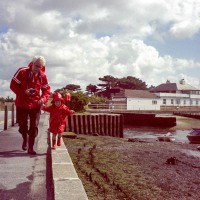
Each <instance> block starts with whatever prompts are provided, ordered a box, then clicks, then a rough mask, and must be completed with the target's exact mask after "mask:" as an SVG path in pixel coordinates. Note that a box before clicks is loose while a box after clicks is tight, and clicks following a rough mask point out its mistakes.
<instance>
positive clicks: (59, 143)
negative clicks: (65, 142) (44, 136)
mask: <svg viewBox="0 0 200 200" xmlns="http://www.w3.org/2000/svg"><path fill="white" fill-rule="evenodd" d="M57 145H58V146H61V138H58V141H57Z"/></svg>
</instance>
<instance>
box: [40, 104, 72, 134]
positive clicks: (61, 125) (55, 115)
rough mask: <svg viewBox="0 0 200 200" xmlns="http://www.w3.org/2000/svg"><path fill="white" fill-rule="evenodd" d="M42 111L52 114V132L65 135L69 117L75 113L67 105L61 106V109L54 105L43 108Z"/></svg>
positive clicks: (50, 121)
mask: <svg viewBox="0 0 200 200" xmlns="http://www.w3.org/2000/svg"><path fill="white" fill-rule="evenodd" d="M42 110H44V111H47V112H49V113H50V120H49V125H50V127H49V128H50V132H52V133H54V134H57V133H63V132H64V130H65V126H66V119H67V115H72V114H73V113H74V112H73V111H72V110H70V109H69V108H68V107H67V106H66V105H64V104H61V106H60V107H57V106H55V105H54V104H52V105H51V106H43V108H42Z"/></svg>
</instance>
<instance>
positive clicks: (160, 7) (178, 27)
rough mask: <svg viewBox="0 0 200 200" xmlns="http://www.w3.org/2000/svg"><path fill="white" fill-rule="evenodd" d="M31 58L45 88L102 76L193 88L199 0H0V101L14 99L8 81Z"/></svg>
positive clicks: (198, 78) (199, 44) (198, 65)
mask: <svg viewBox="0 0 200 200" xmlns="http://www.w3.org/2000/svg"><path fill="white" fill-rule="evenodd" d="M34 55H43V56H44V57H45V58H46V60H47V64H46V67H47V69H46V73H47V75H48V79H49V83H50V85H51V87H52V91H54V90H56V89H59V88H62V87H63V86H66V85H68V84H77V85H80V86H81V88H82V90H85V87H86V86H87V85H89V84H98V83H101V82H100V81H99V80H98V78H99V77H103V76H105V75H111V76H114V77H118V78H122V77H126V76H133V77H136V78H139V79H141V80H142V81H145V82H146V83H147V84H148V86H151V85H154V86H157V85H159V84H161V83H164V82H166V80H170V81H171V82H179V80H180V79H182V78H184V79H185V80H186V81H187V83H189V84H191V85H193V86H195V87H197V88H199V86H200V84H199V82H200V1H199V0H150V1H147V0H128V1H124V0H113V1H108V0H87V1H86V0H85V1H84V0H74V1H71V0H70V1H69V0H57V1H55V0H34V1H33V0H17V1H13V0H6V1H0V96H2V97H7V96H10V97H15V96H14V94H13V93H12V92H11V91H10V88H9V85H10V80H11V78H12V76H13V74H14V73H15V71H16V70H17V69H18V68H19V67H22V66H27V64H28V63H29V62H30V61H31V59H32V57H33V56H34Z"/></svg>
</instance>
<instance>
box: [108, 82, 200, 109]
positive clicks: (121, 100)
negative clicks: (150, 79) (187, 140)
mask: <svg viewBox="0 0 200 200" xmlns="http://www.w3.org/2000/svg"><path fill="white" fill-rule="evenodd" d="M112 102H113V103H114V106H115V107H116V106H117V107H116V108H119V105H121V107H122V105H123V109H126V110H173V111H175V110H176V111H177V110H185V111H188V110H190V111H191V110H196V111H197V110H198V109H199V110H200V90H199V89H197V88H195V87H193V86H191V85H189V84H187V83H186V82H185V80H184V79H181V80H180V82H179V83H171V82H170V81H167V82H166V83H163V84H160V85H158V86H157V87H155V88H151V90H150V91H146V90H130V89H120V92H119V93H115V94H113V95H112ZM119 109H120V108H119Z"/></svg>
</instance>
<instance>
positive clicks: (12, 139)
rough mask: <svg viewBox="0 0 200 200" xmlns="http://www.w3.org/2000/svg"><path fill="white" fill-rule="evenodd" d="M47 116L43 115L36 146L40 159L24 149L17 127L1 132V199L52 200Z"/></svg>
mask: <svg viewBox="0 0 200 200" xmlns="http://www.w3.org/2000/svg"><path fill="white" fill-rule="evenodd" d="M47 120H48V115H45V114H42V115H41V120H40V124H39V134H38V136H37V138H36V143H35V146H34V149H35V151H36V152H37V155H35V156H32V155H29V154H27V152H26V151H23V150H22V149H21V145H22V137H21V135H20V134H19V133H18V126H17V124H16V125H15V126H14V127H11V128H9V129H8V130H6V131H2V132H0V199H1V200H36V199H37V200H53V186H52V170H51V157H50V147H49V146H48V143H47V128H48V127H47V126H44V124H47V123H46V122H47Z"/></svg>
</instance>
